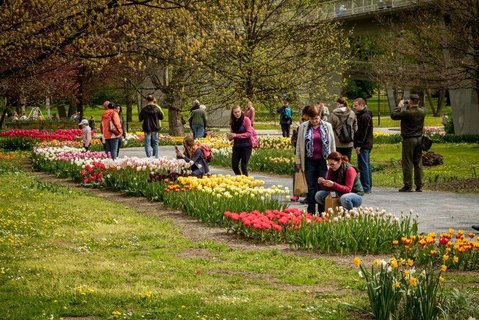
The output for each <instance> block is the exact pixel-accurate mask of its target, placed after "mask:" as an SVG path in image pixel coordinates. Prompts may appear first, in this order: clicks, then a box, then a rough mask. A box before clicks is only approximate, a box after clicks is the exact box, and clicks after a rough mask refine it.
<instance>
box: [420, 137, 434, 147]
mask: <svg viewBox="0 0 479 320" xmlns="http://www.w3.org/2000/svg"><path fill="white" fill-rule="evenodd" d="M431 146H432V139H431V137H429V136H428V135H426V134H423V135H422V139H421V149H422V150H423V151H428V150H429V149H431Z"/></svg>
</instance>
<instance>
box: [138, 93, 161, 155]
mask: <svg viewBox="0 0 479 320" xmlns="http://www.w3.org/2000/svg"><path fill="white" fill-rule="evenodd" d="M146 101H147V105H146V106H145V107H144V108H143V109H141V111H140V115H139V117H140V121H143V124H142V129H143V132H144V133H145V152H146V156H147V157H148V158H149V157H151V156H154V157H155V158H158V143H159V140H158V132H159V131H160V129H161V125H160V120H163V118H164V115H163V111H161V108H160V107H159V106H157V105H156V99H155V98H154V97H153V96H152V95H149V96H147V97H146Z"/></svg>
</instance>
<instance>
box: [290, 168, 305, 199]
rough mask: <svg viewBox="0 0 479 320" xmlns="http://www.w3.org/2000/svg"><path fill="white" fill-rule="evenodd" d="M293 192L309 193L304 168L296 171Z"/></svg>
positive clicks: (299, 193) (298, 193)
mask: <svg viewBox="0 0 479 320" xmlns="http://www.w3.org/2000/svg"><path fill="white" fill-rule="evenodd" d="M293 192H294V194H296V195H302V194H305V193H308V183H307V182H306V177H305V176H304V172H303V170H300V171H298V172H295V173H294V188H293Z"/></svg>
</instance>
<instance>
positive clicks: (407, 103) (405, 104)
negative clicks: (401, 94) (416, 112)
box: [403, 100, 409, 108]
mask: <svg viewBox="0 0 479 320" xmlns="http://www.w3.org/2000/svg"><path fill="white" fill-rule="evenodd" d="M408 105H409V100H404V102H403V106H404V107H406V108H407V106H408Z"/></svg>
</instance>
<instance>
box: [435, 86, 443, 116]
mask: <svg viewBox="0 0 479 320" xmlns="http://www.w3.org/2000/svg"><path fill="white" fill-rule="evenodd" d="M445 102H446V89H441V90H439V98H438V99H437V110H436V111H437V114H435V115H434V116H435V117H440V116H441V114H442V109H443V108H444V105H445Z"/></svg>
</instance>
